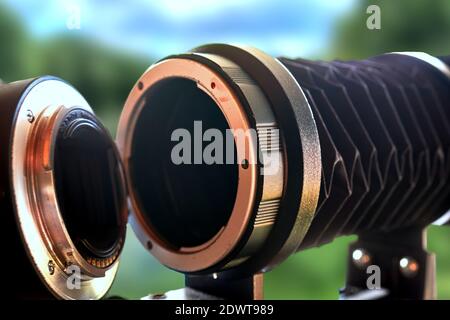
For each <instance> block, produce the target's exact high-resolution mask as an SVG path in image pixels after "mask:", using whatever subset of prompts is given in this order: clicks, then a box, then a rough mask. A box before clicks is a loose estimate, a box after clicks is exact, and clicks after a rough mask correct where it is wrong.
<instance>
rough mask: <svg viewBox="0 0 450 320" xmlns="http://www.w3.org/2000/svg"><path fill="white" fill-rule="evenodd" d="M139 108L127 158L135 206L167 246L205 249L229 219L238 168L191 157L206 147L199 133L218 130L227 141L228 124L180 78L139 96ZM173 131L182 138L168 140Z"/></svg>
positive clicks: (209, 100) (209, 101) (192, 84)
mask: <svg viewBox="0 0 450 320" xmlns="http://www.w3.org/2000/svg"><path fill="white" fill-rule="evenodd" d="M139 103H140V104H141V105H142V109H141V111H140V114H139V115H138V120H137V123H136V125H135V128H134V132H133V144H132V149H131V158H130V169H131V179H132V181H133V185H132V188H133V190H136V191H135V193H136V197H137V199H138V203H139V206H140V208H141V210H142V211H143V214H144V215H145V218H146V219H147V221H148V222H149V223H150V224H152V225H153V227H154V228H155V230H157V231H158V233H159V235H160V236H161V238H162V239H164V240H165V241H166V242H167V243H168V244H169V245H170V246H173V247H178V248H180V247H196V246H200V245H203V244H205V243H206V242H208V241H209V240H210V239H212V238H213V237H214V236H215V235H216V234H218V233H219V232H220V230H221V229H222V228H223V227H224V226H225V225H226V223H227V221H228V219H229V218H230V215H231V212H232V210H233V205H234V202H235V198H236V190H237V179H238V168H237V165H236V163H235V162H234V163H231V164H224V163H213V164H207V163H204V161H203V160H204V159H203V157H202V158H201V159H197V158H198V155H194V152H195V148H199V149H200V150H201V151H200V152H202V150H203V149H204V146H205V145H206V144H208V143H210V141H209V142H208V141H203V132H206V131H207V130H208V129H212V128H213V129H215V130H218V131H220V133H221V136H222V137H225V136H226V130H227V129H229V126H228V123H227V120H226V119H225V117H224V115H223V113H222V112H221V111H220V109H219V108H218V106H217V104H216V102H215V101H214V100H213V99H212V98H211V97H210V96H209V95H208V94H207V93H205V92H204V91H203V90H201V89H199V88H198V86H197V84H196V83H195V82H194V81H192V80H190V79H185V78H180V77H178V78H177V77H172V78H168V79H165V80H161V81H160V82H158V83H157V84H155V85H154V86H152V87H151V88H149V89H148V90H147V91H146V92H145V93H144V94H143V96H142V98H141V101H140V102H139ZM177 129H178V130H181V131H179V132H180V134H182V137H181V138H180V137H179V136H178V137H173V136H172V134H173V133H176V130H177ZM195 131H197V132H195ZM183 134H185V135H183ZM182 144H185V146H186V147H187V148H186V149H185V150H184V151H183V150H180V152H176V153H173V152H172V150H176V149H175V148H176V145H182ZM196 144H197V145H196ZM233 148H234V147H233ZM189 150H192V151H193V152H191V151H189ZM183 152H185V154H183ZM201 155H203V154H201ZM175 157H181V159H180V160H177V159H174V158H175ZM194 162H198V163H194ZM161 212H164V214H160V213H161Z"/></svg>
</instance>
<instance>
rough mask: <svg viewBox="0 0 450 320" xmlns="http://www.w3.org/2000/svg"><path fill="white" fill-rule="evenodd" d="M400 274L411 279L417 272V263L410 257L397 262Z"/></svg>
mask: <svg viewBox="0 0 450 320" xmlns="http://www.w3.org/2000/svg"><path fill="white" fill-rule="evenodd" d="M399 267H400V272H401V274H402V275H404V276H405V277H408V278H412V277H414V276H415V275H417V273H418V272H419V263H418V262H417V261H416V260H415V259H413V258H411V257H403V258H401V259H400V261H399Z"/></svg>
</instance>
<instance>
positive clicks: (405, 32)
mask: <svg viewBox="0 0 450 320" xmlns="http://www.w3.org/2000/svg"><path fill="white" fill-rule="evenodd" d="M356 3H357V5H356V7H355V8H354V9H353V12H352V14H350V15H349V16H348V17H345V18H344V19H342V21H340V22H339V23H338V24H337V26H336V28H335V29H334V36H333V45H332V46H333V50H331V51H330V56H331V58H339V59H364V58H367V57H369V56H374V55H377V54H382V53H385V52H393V51H423V52H427V53H429V54H433V55H437V56H439V55H448V54H449V52H450V1H448V0H433V1H424V0H395V1H392V0H363V1H357V2H356ZM372 4H375V5H378V6H379V7H380V12H381V29H380V30H369V29H368V28H366V20H367V18H368V16H369V14H366V8H367V7H368V6H369V5H372Z"/></svg>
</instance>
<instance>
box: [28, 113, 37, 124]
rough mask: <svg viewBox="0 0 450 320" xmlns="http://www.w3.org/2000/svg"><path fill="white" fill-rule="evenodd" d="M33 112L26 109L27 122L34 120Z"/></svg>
mask: <svg viewBox="0 0 450 320" xmlns="http://www.w3.org/2000/svg"><path fill="white" fill-rule="evenodd" d="M34 119H35V118H34V114H33V112H32V111H31V110H27V120H28V122H29V123H33V121H34Z"/></svg>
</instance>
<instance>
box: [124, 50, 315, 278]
mask: <svg viewBox="0 0 450 320" xmlns="http://www.w3.org/2000/svg"><path fill="white" fill-rule="evenodd" d="M244 66H245V68H244ZM175 77H182V78H187V79H191V80H193V81H195V82H196V83H197V86H198V88H200V89H201V90H203V91H205V92H207V94H208V95H209V96H210V97H212V98H213V99H214V101H215V102H216V104H217V106H218V107H219V108H220V110H221V112H222V113H223V114H224V116H225V118H226V119H227V122H228V124H229V127H230V128H231V129H239V128H241V129H254V130H256V132H257V146H254V145H252V144H251V143H252V142H251V141H249V142H250V145H251V146H252V147H251V148H250V153H249V155H250V157H249V160H250V166H249V168H248V169H243V168H242V166H239V183H238V190H237V198H236V201H235V205H234V209H233V212H232V214H231V217H230V219H229V221H228V222H227V224H226V225H225V226H224V228H223V229H222V230H221V231H220V232H219V234H217V235H216V236H215V237H214V238H213V239H211V240H210V241H208V242H207V243H205V244H203V245H202V246H199V247H196V248H173V246H171V245H170V243H165V242H164V240H163V239H162V238H161V237H160V236H159V235H158V230H155V228H154V226H152V224H151V221H150V222H149V221H148V220H146V219H145V217H144V215H145V213H144V212H143V210H142V206H141V205H140V203H139V199H137V196H136V195H135V194H134V193H135V190H136V189H135V188H136V186H135V185H134V184H133V181H132V177H131V176H130V171H131V169H130V162H131V158H132V157H133V155H132V152H131V145H132V140H133V132H134V130H135V125H136V121H137V118H138V117H139V115H140V113H141V111H142V110H141V109H142V108H143V106H144V103H143V102H142V99H143V97H144V95H145V94H146V92H148V90H150V89H152V87H154V86H155V84H158V83H159V82H160V81H162V80H164V79H168V78H175ZM293 106H296V107H295V108H293ZM299 106H301V107H299ZM236 119H239V121H236ZM277 130H279V131H277ZM268 132H277V134H278V133H279V135H280V137H279V141H278V143H275V144H274V145H272V144H267V140H268V139H267V133H268ZM117 137H118V139H117V140H118V144H119V149H120V151H121V153H122V157H123V162H124V166H125V172H126V173H127V181H128V189H129V190H133V191H131V192H130V200H131V205H132V207H133V214H132V218H131V223H132V225H133V228H134V230H135V232H136V234H137V235H138V238H139V239H140V240H141V242H142V243H143V244H144V245H145V246H147V248H148V249H149V250H150V251H151V253H152V254H153V255H155V256H156V258H157V259H158V260H160V261H161V262H162V263H163V264H165V265H167V266H168V267H170V268H173V269H175V270H178V271H182V272H185V273H191V274H207V273H217V272H222V274H223V275H224V276H227V275H230V276H231V277H235V275H234V274H233V273H234V270H236V269H237V266H239V268H238V269H239V272H238V273H239V276H242V275H245V274H246V273H248V274H253V273H255V272H258V271H261V270H264V269H265V268H268V267H270V266H272V265H275V264H277V263H279V262H281V261H282V260H284V259H285V258H286V257H288V256H289V255H290V254H291V253H293V252H294V251H295V248H296V247H298V245H299V243H300V242H301V240H302V238H303V236H304V234H305V233H306V231H307V229H308V227H309V224H310V222H311V220H312V218H313V215H314V211H315V206H316V203H317V198H318V193H319V189H320V176H321V175H320V170H321V165H320V163H321V162H320V147H319V142H318V136H317V129H316V128H315V122H314V119H313V116H312V113H311V110H310V109H309V105H308V103H307V101H306V98H305V97H304V95H303V93H302V91H301V89H300V87H299V86H298V85H297V84H296V82H295V80H294V79H293V77H292V76H291V75H290V73H289V72H288V71H287V69H285V68H284V67H283V66H282V65H281V64H280V63H279V62H278V61H277V60H275V59H274V58H272V57H270V56H268V55H265V54H264V53H262V52H260V51H257V50H254V49H245V48H240V47H235V46H229V45H211V46H206V47H201V48H197V49H195V50H193V52H192V53H187V54H182V55H176V56H170V57H167V58H166V59H163V60H162V61H160V62H158V63H157V64H155V65H153V66H152V67H151V68H150V69H148V70H147V71H146V73H145V74H144V75H143V76H142V77H141V78H140V79H139V81H138V82H137V84H136V86H135V87H134V88H133V90H132V92H131V93H130V95H129V97H128V99H127V102H126V104H125V108H124V112H123V113H122V117H121V119H120V122H119V130H118V136H117ZM149 147H150V146H149ZM252 150H255V151H253V152H252ZM265 152H268V153H272V154H273V153H279V156H280V159H281V161H280V165H279V168H278V169H279V170H278V171H277V174H275V175H262V174H261V170H262V169H263V167H264V165H261V163H257V162H256V161H255V160H256V157H257V154H258V155H260V154H261V153H262V154H264V153H265ZM238 153H239V151H238ZM288 170H289V172H288ZM160 214H164V213H160ZM225 270H227V271H225Z"/></svg>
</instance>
